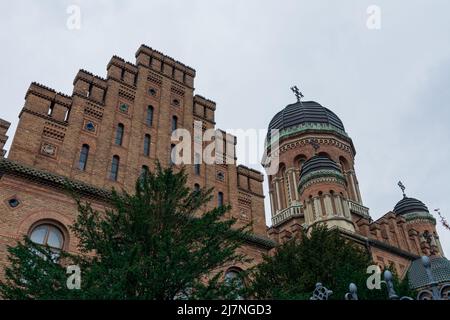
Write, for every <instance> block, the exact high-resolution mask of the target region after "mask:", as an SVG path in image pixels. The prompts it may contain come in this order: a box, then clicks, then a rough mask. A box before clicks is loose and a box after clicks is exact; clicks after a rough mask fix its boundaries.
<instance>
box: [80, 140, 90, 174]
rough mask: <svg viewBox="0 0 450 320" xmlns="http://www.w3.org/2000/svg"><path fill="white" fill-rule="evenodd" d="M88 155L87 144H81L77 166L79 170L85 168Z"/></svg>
mask: <svg viewBox="0 0 450 320" xmlns="http://www.w3.org/2000/svg"><path fill="white" fill-rule="evenodd" d="M88 156H89V146H88V145H87V144H83V146H82V147H81V152H80V162H79V164H78V168H79V169H80V170H83V171H84V170H86V165H87V161H88Z"/></svg>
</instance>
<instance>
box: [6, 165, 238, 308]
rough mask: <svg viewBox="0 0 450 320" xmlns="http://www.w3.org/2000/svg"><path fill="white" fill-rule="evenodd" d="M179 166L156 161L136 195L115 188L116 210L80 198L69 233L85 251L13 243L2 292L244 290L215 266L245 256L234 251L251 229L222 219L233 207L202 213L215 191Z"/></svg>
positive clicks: (172, 294)
mask: <svg viewBox="0 0 450 320" xmlns="http://www.w3.org/2000/svg"><path fill="white" fill-rule="evenodd" d="M186 181H187V175H186V173H185V171H184V169H182V170H181V171H180V172H174V171H173V170H172V169H171V168H167V169H163V168H161V166H160V165H159V164H157V166H156V171H155V173H152V172H150V173H146V174H145V176H143V177H142V178H141V179H139V180H138V181H137V183H136V188H135V193H133V194H128V193H126V192H121V193H118V192H115V191H114V190H113V192H112V197H111V201H110V204H111V208H110V209H106V210H105V211H104V212H98V211H96V210H94V209H93V208H92V206H91V205H90V203H86V202H83V201H81V200H80V199H76V200H77V204H78V211H79V214H78V216H77V219H76V221H75V223H74V225H73V226H71V229H72V231H73V232H74V234H75V235H76V236H77V238H78V239H79V251H80V254H69V253H67V252H61V253H60V254H59V258H58V261H57V262H55V260H56V259H55V253H54V252H53V251H52V249H51V248H48V247H42V246H39V245H36V244H34V243H33V242H31V241H30V240H29V239H27V238H25V239H24V241H22V242H20V243H18V244H17V246H15V247H10V248H9V262H10V265H9V266H8V267H7V268H6V270H5V275H6V281H4V282H1V283H0V296H2V297H3V298H6V299H158V300H170V299H200V298H206V299H219V298H234V297H236V296H237V294H239V293H238V292H237V290H236V288H234V286H233V284H230V283H226V282H224V281H223V274H222V273H221V272H215V271H217V270H218V269H220V268H223V267H224V266H225V265H227V264H232V263H238V262H246V259H245V258H244V257H243V256H242V255H240V254H237V253H236V249H238V248H239V247H240V246H241V244H242V240H243V238H244V236H245V235H246V230H244V228H239V229H237V228H233V224H234V223H235V220H232V219H223V218H224V214H225V213H226V212H227V211H228V210H229V209H230V207H229V206H222V207H217V208H215V209H213V210H210V211H208V212H206V213H203V214H200V212H202V209H203V210H204V208H205V205H206V204H207V203H208V202H209V201H210V200H211V197H212V195H211V194H212V190H211V189H210V190H205V189H201V190H200V191H191V190H190V189H189V188H188V187H187V186H186ZM67 265H78V266H79V267H80V269H81V289H80V290H69V289H68V288H67V285H66V281H67V278H68V276H69V275H68V274H66V266H67Z"/></svg>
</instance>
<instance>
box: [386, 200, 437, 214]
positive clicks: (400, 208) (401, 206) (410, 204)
mask: <svg viewBox="0 0 450 320" xmlns="http://www.w3.org/2000/svg"><path fill="white" fill-rule="evenodd" d="M394 212H395V213H396V214H405V213H410V212H428V213H429V211H428V208H427V206H426V205H425V204H424V203H423V202H422V201H420V200H417V199H414V198H408V197H406V196H405V197H403V199H402V200H400V201H399V202H398V203H397V204H396V205H395V207H394Z"/></svg>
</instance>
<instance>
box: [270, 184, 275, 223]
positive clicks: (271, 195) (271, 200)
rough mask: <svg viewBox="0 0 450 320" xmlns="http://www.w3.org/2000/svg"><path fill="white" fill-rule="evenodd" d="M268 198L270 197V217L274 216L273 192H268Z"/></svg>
mask: <svg viewBox="0 0 450 320" xmlns="http://www.w3.org/2000/svg"><path fill="white" fill-rule="evenodd" d="M269 196H270V210H272V217H273V216H274V215H275V213H276V212H275V202H273V201H274V199H273V190H272V191H270V192H269Z"/></svg>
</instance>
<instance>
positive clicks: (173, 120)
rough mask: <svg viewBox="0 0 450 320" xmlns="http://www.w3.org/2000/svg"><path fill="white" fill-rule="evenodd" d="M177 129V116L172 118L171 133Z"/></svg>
mask: <svg viewBox="0 0 450 320" xmlns="http://www.w3.org/2000/svg"><path fill="white" fill-rule="evenodd" d="M177 127H178V118H177V116H173V117H172V131H175V130H177Z"/></svg>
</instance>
